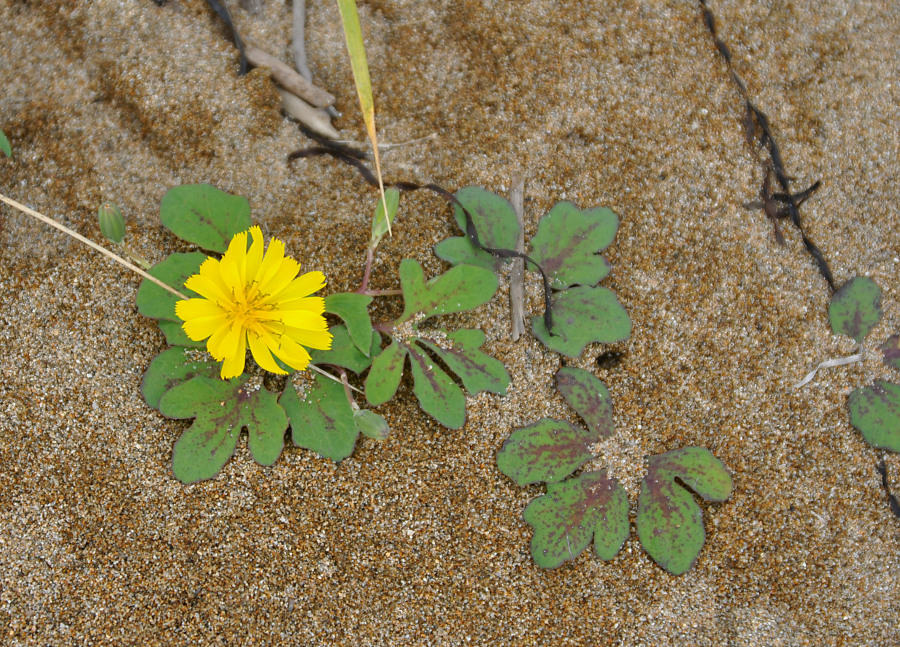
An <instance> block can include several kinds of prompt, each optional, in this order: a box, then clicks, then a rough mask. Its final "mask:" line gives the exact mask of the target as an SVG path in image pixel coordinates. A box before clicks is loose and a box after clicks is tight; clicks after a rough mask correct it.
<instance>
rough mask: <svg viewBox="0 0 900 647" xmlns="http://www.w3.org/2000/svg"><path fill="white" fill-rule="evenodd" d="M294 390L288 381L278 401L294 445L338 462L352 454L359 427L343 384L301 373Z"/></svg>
mask: <svg viewBox="0 0 900 647" xmlns="http://www.w3.org/2000/svg"><path fill="white" fill-rule="evenodd" d="M301 377H302V378H303V379H304V382H303V385H304V388H302V389H301V392H300V393H298V392H297V389H296V387H295V386H294V382H293V380H288V382H287V384H286V385H285V387H284V392H283V393H282V394H281V398H280V399H279V400H278V402H279V404H281V406H282V407H284V410H285V412H286V413H287V416H288V420H289V421H290V425H291V438H292V439H293V441H294V444H295V445H297V446H298V447H303V448H304V449H311V450H312V451H314V452H316V453H317V454H319V455H320V456H324V457H325V458H330V459H331V460H333V461H335V462H340V461H342V460H344V459H345V458H347V457H348V456H350V454H352V453H353V448H354V447H355V446H356V437H357V436H358V435H359V430H358V429H357V427H356V421H355V420H354V418H353V409H352V408H351V407H350V401H349V400H348V399H347V394H346V393H344V386H343V385H342V384H341V383H339V382H334V381H333V380H329V379H327V378H324V377H321V376H315V375H313V374H309V375H303V376H301Z"/></svg>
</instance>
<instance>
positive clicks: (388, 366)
mask: <svg viewBox="0 0 900 647" xmlns="http://www.w3.org/2000/svg"><path fill="white" fill-rule="evenodd" d="M406 354H407V346H406V345H405V344H400V343H399V342H397V341H396V340H395V341H393V342H391V345H390V346H388V347H387V348H385V349H384V350H383V351H381V353H380V354H379V355H378V356H377V357H375V359H373V360H372V369H371V370H370V371H369V376H368V377H367V378H366V400H368V401H369V404H371V405H372V406H376V407H377V406H378V405H379V404H384V403H385V402H387V401H388V400H390V399H391V398H393V397H394V394H395V393H396V392H397V389H398V388H399V386H400V378H402V377H403V364H404V363H405V362H406Z"/></svg>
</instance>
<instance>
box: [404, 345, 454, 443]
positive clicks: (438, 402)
mask: <svg viewBox="0 0 900 647" xmlns="http://www.w3.org/2000/svg"><path fill="white" fill-rule="evenodd" d="M408 352H409V365H410V368H411V369H412V376H413V393H415V394H416V398H418V400H419V405H420V406H421V407H422V410H423V411H424V412H425V413H427V414H428V415H430V416H431V417H432V418H434V419H435V420H437V421H438V422H439V423H441V424H442V425H444V426H445V427H448V428H450V429H459V428H460V427H462V426H463V425H464V424H465V422H466V396H465V395H463V392H462V390H460V388H459V387H458V386H457V385H456V382H454V381H453V379H452V378H451V377H450V376H449V375H447V374H446V373H445V372H444V371H443V370H442V369H441V368H440V367H438V366H435V365H434V361H433V360H432V359H431V358H430V357H428V355H426V354H425V353H423V352H422V351H421V350H419V349H418V348H417V347H416V346H409V347H408Z"/></svg>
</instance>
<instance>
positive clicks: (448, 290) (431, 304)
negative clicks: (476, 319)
mask: <svg viewBox="0 0 900 647" xmlns="http://www.w3.org/2000/svg"><path fill="white" fill-rule="evenodd" d="M400 284H401V287H402V289H403V302H404V309H403V314H402V315H401V316H400V319H398V320H397V321H396V322H395V324H394V325H395V326H397V325H400V324H402V323H404V322H407V321H410V320H411V319H413V318H414V317H416V315H419V316H422V317H424V318H425V319H427V318H428V317H433V316H435V315H442V314H450V313H453V312H463V311H465V310H472V309H473V308H477V307H478V306H480V305H481V304H483V303H487V302H488V301H490V300H491V297H492V296H494V292H496V291H497V286H498V285H499V282H498V280H497V275H496V274H494V273H493V272H491V271H490V270H486V269H484V268H481V267H475V266H473V265H459V266H457V267H454V268H451V269H450V270H448V271H447V272H445V273H444V274H441V275H440V276H437V277H435V278H433V279H431V280H430V281H428V283H426V282H425V274H424V272H423V271H422V266H421V265H419V263H418V262H417V261H415V260H413V259H411V258H406V259H404V260H403V262H402V263H400Z"/></svg>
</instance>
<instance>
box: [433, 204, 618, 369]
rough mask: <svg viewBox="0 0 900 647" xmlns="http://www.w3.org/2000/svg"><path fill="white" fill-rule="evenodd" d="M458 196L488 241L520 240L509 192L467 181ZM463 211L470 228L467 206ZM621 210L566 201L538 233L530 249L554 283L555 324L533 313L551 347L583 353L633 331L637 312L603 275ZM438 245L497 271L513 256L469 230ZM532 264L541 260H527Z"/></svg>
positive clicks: (458, 260)
mask: <svg viewBox="0 0 900 647" xmlns="http://www.w3.org/2000/svg"><path fill="white" fill-rule="evenodd" d="M454 195H455V197H456V199H457V200H459V202H460V203H461V204H463V205H464V206H465V207H466V209H467V210H468V211H469V212H470V213H471V214H472V220H473V221H474V223H475V228H476V230H477V231H478V234H479V238H480V240H481V242H482V244H483V245H484V246H486V247H490V248H494V249H512V248H514V247H515V244H516V240H517V238H518V235H519V230H520V226H519V223H518V221H517V219H516V214H515V211H514V209H513V207H512V205H511V204H510V203H509V201H507V200H506V199H505V198H503V197H501V196H498V195H496V194H494V193H491V192H490V191H487V190H485V189H482V188H479V187H465V188H463V189H460V190H459V191H457V192H456V193H455V194H454ZM454 210H455V214H454V215H455V218H456V221H457V224H459V226H460V228H461V229H463V230H464V229H465V216H464V214H463V212H462V210H461V209H460V208H459V207H458V206H455V207H454ZM618 226H619V218H618V216H617V215H616V214H615V212H613V211H612V210H610V209H607V208H605V207H594V208H590V209H579V208H578V207H576V206H575V205H574V204H572V203H571V202H559V203H557V204H556V205H554V206H553V208H552V209H550V211H549V212H548V213H547V214H546V215H544V216H543V217H542V218H541V220H540V222H539V223H538V229H537V233H536V234H535V235H534V237H533V238H532V239H531V251H530V253H529V257H530V258H531V259H532V260H534V261H535V263H538V264H539V265H540V266H541V268H542V269H543V270H544V272H546V274H547V276H548V278H549V280H550V285H551V287H552V288H553V290H554V293H553V297H552V310H553V330H552V331H550V330H547V327H546V325H545V324H544V320H543V317H538V316H536V317H533V318H532V320H531V323H532V328H533V330H534V334H535V336H536V337H537V338H538V339H539V340H540V341H541V342H542V343H543V344H544V345H545V346H546V347H547V348H549V349H551V350H554V351H556V352H558V353H561V354H563V355H567V356H568V357H578V356H579V355H581V353H582V351H584V348H585V347H586V346H587V345H588V344H590V343H613V342H617V341H622V340H624V339H627V338H628V336H629V335H630V334H631V320H630V319H629V317H628V313H627V312H626V311H625V308H623V307H622V305H621V304H620V303H619V301H618V299H617V298H616V295H615V294H614V293H613V292H612V291H610V290H608V289H607V288H604V287H601V286H600V285H599V282H600V281H601V280H602V279H603V278H604V277H605V276H606V275H608V274H609V272H610V270H611V266H610V264H609V261H607V260H606V259H605V258H604V257H603V256H601V255H600V252H602V251H603V250H604V249H606V248H607V247H608V246H609V245H610V243H612V241H613V238H614V237H615V235H616V230H617V229H618ZM434 253H435V254H436V255H437V256H438V257H440V258H442V259H444V260H445V261H447V262H449V263H451V264H453V265H462V264H467V265H475V266H478V267H484V268H488V269H491V270H494V271H499V270H500V269H502V267H503V265H504V264H505V263H507V262H509V261H508V260H505V259H500V258H496V257H494V256H492V255H491V254H489V253H488V252H485V251H483V250H479V249H477V248H476V247H475V246H474V245H472V242H471V241H470V240H469V239H468V238H466V237H465V236H461V237H454V238H448V239H447V240H443V241H441V242H440V243H438V244H437V245H436V246H435V248H434ZM526 267H527V268H528V269H530V270H532V271H536V270H537V268H536V267H534V265H533V264H530V263H526Z"/></svg>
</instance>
